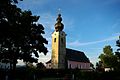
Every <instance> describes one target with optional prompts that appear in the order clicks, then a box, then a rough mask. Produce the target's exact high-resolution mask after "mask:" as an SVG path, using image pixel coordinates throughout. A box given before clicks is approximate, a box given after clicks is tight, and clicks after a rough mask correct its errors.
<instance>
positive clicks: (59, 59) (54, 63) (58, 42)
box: [46, 14, 90, 69]
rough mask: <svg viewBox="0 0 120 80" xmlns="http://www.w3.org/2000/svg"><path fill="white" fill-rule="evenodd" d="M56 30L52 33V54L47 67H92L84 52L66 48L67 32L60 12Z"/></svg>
mask: <svg viewBox="0 0 120 80" xmlns="http://www.w3.org/2000/svg"><path fill="white" fill-rule="evenodd" d="M56 21H57V22H56V24H55V31H54V32H53V33H52V56H51V60H50V61H48V62H46V68H49V69H50V68H52V69H76V68H78V69H90V61H89V59H88V58H87V57H86V55H85V54H84V52H81V51H77V50H73V49H69V48H66V34H65V32H64V31H63V29H64V25H63V23H62V17H61V14H58V17H57V19H56Z"/></svg>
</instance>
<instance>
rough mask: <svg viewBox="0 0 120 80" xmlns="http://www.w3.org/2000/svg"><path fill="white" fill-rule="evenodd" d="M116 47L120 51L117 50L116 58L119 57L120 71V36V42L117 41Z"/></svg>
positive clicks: (118, 65) (119, 65) (119, 66)
mask: <svg viewBox="0 0 120 80" xmlns="http://www.w3.org/2000/svg"><path fill="white" fill-rule="evenodd" d="M116 46H118V49H117V51H116V52H115V53H116V54H115V55H116V56H117V57H118V60H117V61H118V64H117V70H120V69H119V68H120V36H119V40H117V41H116Z"/></svg>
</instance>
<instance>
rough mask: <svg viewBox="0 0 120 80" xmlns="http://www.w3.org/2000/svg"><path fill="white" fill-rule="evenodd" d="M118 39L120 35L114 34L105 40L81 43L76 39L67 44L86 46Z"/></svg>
mask: <svg viewBox="0 0 120 80" xmlns="http://www.w3.org/2000/svg"><path fill="white" fill-rule="evenodd" d="M117 39H118V36H113V37H109V38H106V39H103V40H98V41H92V42H85V43H81V42H79V41H78V40H76V41H74V42H69V43H67V45H69V46H86V45H92V44H98V43H102V42H108V41H113V40H117Z"/></svg>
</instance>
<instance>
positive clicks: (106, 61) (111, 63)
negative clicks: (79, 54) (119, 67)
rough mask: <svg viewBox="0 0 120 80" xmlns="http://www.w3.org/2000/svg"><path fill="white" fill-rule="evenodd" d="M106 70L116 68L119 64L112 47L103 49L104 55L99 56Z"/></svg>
mask: <svg viewBox="0 0 120 80" xmlns="http://www.w3.org/2000/svg"><path fill="white" fill-rule="evenodd" d="M99 58H100V60H101V62H102V65H103V67H104V68H115V67H116V64H117V56H116V55H114V53H113V49H112V48H111V46H110V45H108V46H105V47H104V48H103V53H102V54H101V55H100V56H99Z"/></svg>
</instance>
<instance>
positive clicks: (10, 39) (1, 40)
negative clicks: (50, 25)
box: [0, 0, 48, 70]
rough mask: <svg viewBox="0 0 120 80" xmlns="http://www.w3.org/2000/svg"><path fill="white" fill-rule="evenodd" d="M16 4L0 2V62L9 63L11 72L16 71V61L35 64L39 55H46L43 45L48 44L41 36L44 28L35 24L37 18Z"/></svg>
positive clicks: (3, 0)
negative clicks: (20, 60) (21, 60)
mask: <svg viewBox="0 0 120 80" xmlns="http://www.w3.org/2000/svg"><path fill="white" fill-rule="evenodd" d="M17 2H18V1H17V0H0V61H1V62H9V63H10V64H11V69H13V70H15V69H16V63H17V59H23V61H24V62H37V58H38V57H39V55H38V54H39V53H41V52H42V53H44V54H45V55H46V53H47V48H46V47H45V44H48V41H47V40H46V39H45V38H44V37H43V35H42V34H44V33H45V32H44V27H43V26H42V24H37V21H38V19H39V16H33V15H32V13H31V11H22V10H21V9H20V8H17V6H16V5H15V3H17ZM32 54H34V55H35V57H37V58H35V57H32Z"/></svg>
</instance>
